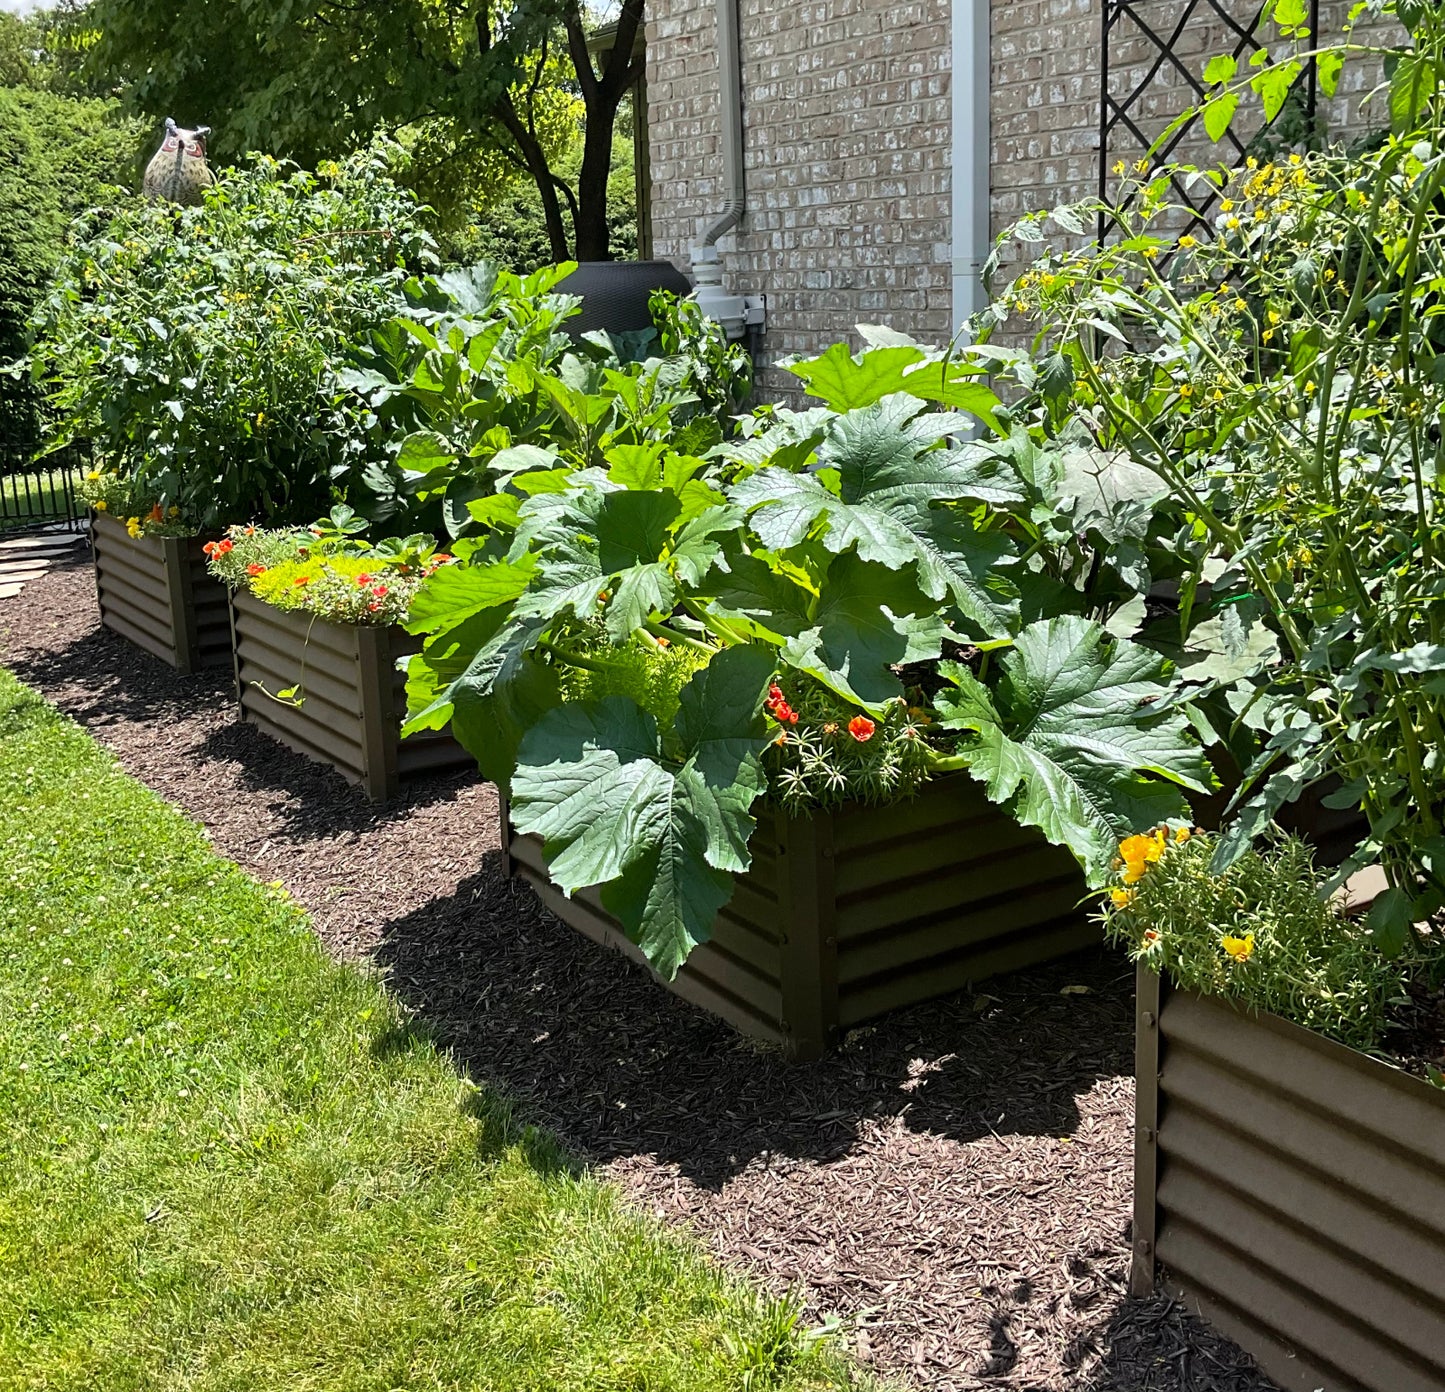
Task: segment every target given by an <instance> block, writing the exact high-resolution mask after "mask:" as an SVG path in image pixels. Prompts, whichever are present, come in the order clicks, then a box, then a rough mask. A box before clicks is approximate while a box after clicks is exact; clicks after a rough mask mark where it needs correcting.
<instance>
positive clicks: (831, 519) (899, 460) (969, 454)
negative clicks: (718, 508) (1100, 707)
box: [731, 396, 1024, 637]
mask: <svg viewBox="0 0 1445 1392" xmlns="http://www.w3.org/2000/svg"><path fill="white" fill-rule="evenodd" d="M958 429H959V422H958V418H957V417H956V416H952V415H945V414H938V413H934V412H926V413H920V411H919V408H918V404H917V403H916V402H914V401H911V400H909V399H908V398H907V397H903V396H893V397H889V398H888V399H886V400H884V401H881V402H879V403H878V404H877V405H875V406H870V407H867V408H866V409H863V410H857V411H851V412H849V413H848V414H847V415H846V416H843V417H841V418H840V419H839V420H838V421H837V422H836V423H835V424H834V425H833V426H832V427H831V428H830V430H829V431H828V433H827V436H826V438H825V439H824V440H823V442H822V444H821V445H820V446H819V448H818V463H819V469H820V471H819V472H817V473H793V472H791V471H790V470H787V469H780V468H765V469H761V470H759V471H758V472H757V473H755V474H752V475H750V476H749V477H747V478H745V479H743V480H742V481H741V482H740V483H738V484H737V485H736V486H735V487H734V488H733V489H732V491H731V496H732V499H733V501H734V502H736V503H737V504H739V505H740V506H742V507H744V508H746V509H748V510H749V511H750V512H751V513H752V518H751V521H752V526H753V529H754V531H755V532H756V533H757V535H758V537H759V539H760V540H761V541H762V542H763V544H764V545H765V546H767V547H770V548H772V549H774V550H784V549H786V548H789V547H793V546H797V545H799V544H800V543H801V542H802V541H803V540H804V539H805V538H806V537H807V536H808V535H809V534H810V533H811V532H812V531H813V529H814V528H815V527H818V526H820V524H821V536H822V540H823V544H824V545H825V546H826V547H827V548H828V549H829V550H830V551H834V552H842V551H846V550H848V549H849V548H850V547H852V548H856V550H857V552H858V555H859V556H860V557H862V559H864V560H865V561H877V562H878V563H879V564H880V565H885V566H888V567H890V568H892V569H895V570H899V569H903V568H905V567H907V566H910V565H914V566H916V567H917V569H918V578H919V582H920V583H921V584H922V586H923V588H924V590H925V592H926V593H927V594H929V595H930V596H931V597H932V598H933V599H935V600H942V599H950V600H951V601H952V602H953V603H954V604H956V605H957V606H958V608H959V610H960V612H962V613H963V614H964V615H965V617H967V618H968V619H970V620H971V621H972V622H973V623H975V624H976V625H978V626H979V628H980V629H982V631H983V636H985V637H996V636H999V635H1001V634H1004V633H1008V632H1011V631H1012V629H1013V628H1014V627H1016V626H1017V616H1018V595H1017V590H1016V589H1015V587H1014V586H1013V585H1012V584H1011V582H1010V581H1009V580H1008V579H1007V577H1006V576H1005V575H1003V574H1001V573H1000V570H999V566H1000V563H1001V562H1002V561H1003V560H1004V558H1005V557H1007V556H1008V555H1009V554H1010V553H1011V551H1012V546H1011V544H1010V542H1009V541H1008V539H1007V538H1006V537H1004V536H1002V535H1001V534H1000V533H998V532H992V531H980V530H978V529H977V528H975V527H974V526H973V525H972V524H971V523H970V521H969V519H968V518H967V517H966V516H965V515H963V514H962V513H960V512H958V511H955V510H951V509H949V508H946V507H935V506H934V504H935V503H948V502H956V501H969V502H986V503H991V504H993V505H994V506H1006V505H1008V504H1011V503H1018V502H1022V501H1023V498H1024V490H1023V487H1022V485H1021V483H1020V481H1019V479H1018V478H1017V477H1016V476H1015V475H1014V474H1012V473H1011V472H1010V471H1009V470H1008V469H1007V468H1006V467H1005V465H1004V463H1003V461H1002V460H1001V459H1000V457H999V456H998V455H997V454H996V453H994V452H992V451H986V450H984V449H982V448H980V447H978V446H974V445H962V446H959V447H956V448H944V447H940V441H941V440H943V439H945V438H946V437H947V436H948V435H950V434H951V433H954V432H956V431H957V430H958Z"/></svg>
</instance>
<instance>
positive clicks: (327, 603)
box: [203, 525, 451, 627]
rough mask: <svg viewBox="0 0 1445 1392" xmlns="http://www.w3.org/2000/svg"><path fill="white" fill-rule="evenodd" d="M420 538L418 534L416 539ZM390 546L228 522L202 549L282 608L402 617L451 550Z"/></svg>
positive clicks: (242, 584)
mask: <svg viewBox="0 0 1445 1392" xmlns="http://www.w3.org/2000/svg"><path fill="white" fill-rule="evenodd" d="M411 540H412V542H413V543H415V539H411ZM383 545H386V546H389V547H390V550H389V551H387V552H386V553H384V554H383V553H382V552H381V551H380V550H379V549H377V548H375V547H371V546H368V545H367V544H365V543H364V542H360V541H356V540H354V539H351V538H348V537H344V536H335V535H332V534H330V533H328V532H327V531H326V529H325V528H324V527H322V526H320V525H318V526H314V527H286V528H275V529H273V528H265V527H254V526H246V527H231V528H230V529H229V530H228V531H227V532H226V535H225V536H223V537H222V538H220V540H218V541H213V542H207V544H206V546H205V547H204V548H203V549H204V550H205V553H206V557H207V561H208V569H209V570H210V572H211V574H212V575H214V576H215V577H216V578H217V579H218V580H220V581H222V582H223V583H225V584H227V585H229V586H231V587H232V588H233V589H240V588H245V589H246V590H249V591H250V593H251V594H253V595H255V596H256V598H257V599H260V600H264V601H265V602H266V603H267V604H274V605H275V606H276V607H277V608H278V609H299V610H304V611H305V612H307V613H312V614H316V615H317V616H318V617H320V618H323V619H326V620H327V621H328V622H331V623H342V624H363V625H375V626H379V627H387V626H389V625H391V624H396V623H401V622H402V621H403V620H404V619H405V618H406V615H407V611H408V610H409V609H410V607H411V602H412V600H413V599H414V598H415V596H416V593H417V591H418V590H419V589H420V588H421V585H422V582H423V580H425V578H426V577H427V576H428V575H430V574H432V573H433V572H434V571H435V570H436V569H437V568H438V567H439V566H441V565H444V564H446V563H447V562H449V561H450V560H451V557H450V556H447V555H444V554H437V553H435V552H434V551H433V550H432V548H431V547H430V546H429V545H427V546H422V545H418V544H402V543H383Z"/></svg>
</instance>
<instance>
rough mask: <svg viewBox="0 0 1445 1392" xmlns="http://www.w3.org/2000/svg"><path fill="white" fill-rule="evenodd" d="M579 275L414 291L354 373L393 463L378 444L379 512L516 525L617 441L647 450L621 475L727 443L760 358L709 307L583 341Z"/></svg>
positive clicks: (565, 268)
mask: <svg viewBox="0 0 1445 1392" xmlns="http://www.w3.org/2000/svg"><path fill="white" fill-rule="evenodd" d="M572 269H573V267H572V265H571V264H570V263H564V264H563V265H561V266H556V267H546V268H544V269H543V270H540V271H536V272H534V273H533V274H531V275H529V276H527V277H525V278H519V277H517V276H515V275H513V274H511V273H510V272H507V271H500V272H493V271H492V270H491V269H490V268H488V267H486V266H478V267H473V268H469V269H467V270H456V271H449V272H447V273H445V274H443V275H440V276H438V277H436V278H435V279H432V280H426V281H413V282H411V283H409V284H408V285H407V287H406V293H407V296H408V299H409V301H410V310H409V312H408V313H407V314H405V315H403V316H401V317H399V318H397V319H395V320H394V321H392V322H391V323H389V324H387V325H386V326H385V327H383V328H382V329H380V330H378V331H377V332H375V333H374V334H373V335H372V336H371V345H370V349H369V351H366V352H359V353H358V354H357V355H356V356H357V359H358V366H356V367H355V368H354V369H351V370H348V371H346V372H344V373H343V374H342V375H341V379H340V380H341V382H342V383H343V385H345V386H346V387H347V388H349V389H350V391H351V392H352V393H353V394H354V397H355V399H356V400H357V401H358V402H360V403H364V414H365V416H366V418H367V420H368V421H369V422H371V425H372V439H373V440H376V441H382V442H384V444H385V454H384V456H382V457H378V451H377V450H375V449H371V448H370V442H368V448H369V450H370V453H369V456H368V460H367V462H366V465H365V467H364V468H363V469H362V472H361V480H362V482H363V483H364V485H365V487H366V488H367V489H368V490H369V491H370V494H371V500H370V501H369V502H368V503H366V504H365V510H366V511H367V513H368V515H369V516H371V517H373V518H375V519H376V520H377V521H386V520H391V519H397V518H404V519H406V522H407V525H409V526H412V527H417V528H426V529H428V530H433V531H437V532H441V531H443V530H445V531H446V532H447V533H449V534H450V535H452V536H454V537H456V536H465V535H467V534H468V533H475V532H477V531H478V530H479V528H480V527H481V526H483V525H491V524H492V523H494V522H500V521H504V520H505V521H511V522H515V520H516V510H517V507H518V506H519V499H520V497H521V496H525V495H527V494H529V493H531V492H534V491H536V490H537V489H541V488H549V487H551V486H552V485H553V484H556V483H558V481H559V479H560V478H561V475H560V474H558V473H557V472H556V470H558V469H559V468H563V467H567V466H571V467H585V466H587V465H602V464H604V462H605V460H604V452H605V447H609V446H621V445H631V446H636V448H634V449H631V450H630V451H628V452H627V453H625V454H619V455H617V456H616V458H615V459H614V460H613V466H614V467H616V468H619V469H629V470H632V471H635V470H637V469H638V468H641V469H643V470H644V471H645V470H646V469H648V468H650V467H653V466H655V464H656V461H657V459H658V458H660V455H661V449H662V444H661V441H662V440H663V439H664V438H665V437H667V436H668V435H670V434H672V433H673V432H674V431H676V432H677V434H678V437H679V438H680V439H681V438H682V437H684V436H686V437H687V438H688V439H689V440H690V441H691V442H693V443H694V444H695V446H696V447H697V448H699V449H706V448H708V447H709V446H710V445H712V444H714V443H716V442H717V441H719V440H720V439H721V438H722V434H723V423H722V422H720V421H719V420H718V416H719V414H720V413H721V412H722V411H724V410H727V409H730V408H735V407H736V405H738V404H739V403H740V402H741V400H742V398H743V397H745V396H746V394H747V391H748V389H749V387H750V385H751V363H750V361H749V359H748V356H747V354H746V353H745V352H743V351H742V350H741V349H739V348H737V347H735V346H732V345H729V344H727V343H726V342H725V341H724V340H723V339H722V337H721V335H720V333H719V332H718V330H717V327H716V326H715V325H713V324H711V323H710V322H708V321H707V320H704V319H703V318H702V317H701V315H700V314H699V312H698V310H697V306H696V305H693V304H690V303H687V302H682V303H679V302H678V301H677V300H675V299H673V298H672V297H665V298H664V297H661V296H659V297H655V300H654V312H655V314H656V315H657V320H658V325H659V328H658V329H657V330H656V331H654V332H652V333H647V334H641V335H625V336H622V337H620V338H619V339H613V338H612V337H610V336H608V335H606V334H602V333H594V334H588V335H587V336H586V338H585V339H584V340H583V341H582V342H581V343H578V342H576V341H575V340H573V339H572V338H571V337H570V336H569V335H568V334H567V333H566V332H565V323H566V320H567V319H568V318H569V317H570V316H571V315H572V314H575V313H576V310H577V307H578V303H579V302H578V300H577V299H576V298H575V297H573V296H569V295H562V294H558V293H556V287H557V284H558V282H559V281H561V280H562V279H563V278H564V277H565V276H566V275H567V274H568V273H569V272H570V271H571V270H572ZM658 348H660V349H661V350H662V351H661V353H660V354H659V355H656V356H650V354H652V353H653V352H654V350H656V349H658ZM649 449H650V450H651V454H649V453H648V452H647V451H648V450H649ZM639 451H641V452H640V453H639ZM513 482H515V484H516V489H515V490H511V491H509V489H510V485H511V484H512V483H513ZM695 494H696V490H693V495H695Z"/></svg>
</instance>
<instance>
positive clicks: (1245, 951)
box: [1219, 933, 1254, 962]
mask: <svg viewBox="0 0 1445 1392" xmlns="http://www.w3.org/2000/svg"><path fill="white" fill-rule="evenodd" d="M1219 945H1220V947H1222V948H1223V949H1224V950H1225V952H1227V953H1228V954H1229V955H1230V957H1232V958H1233V959H1234V960H1235V961H1236V962H1247V961H1249V959H1250V957H1251V956H1252V955H1253V954H1254V934H1253V933H1246V934H1245V935H1244V936H1243V937H1242V938H1233V937H1230V935H1229V934H1228V933H1226V934H1225V935H1224V937H1222V938H1221V939H1220V940H1219Z"/></svg>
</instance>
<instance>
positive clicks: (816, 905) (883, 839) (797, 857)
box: [501, 775, 1099, 1059]
mask: <svg viewBox="0 0 1445 1392" xmlns="http://www.w3.org/2000/svg"><path fill="white" fill-rule="evenodd" d="M501 833H502V846H503V849H504V851H505V854H506V856H507V865H508V871H509V873H511V874H513V875H516V876H519V877H520V878H522V879H524V880H526V881H527V882H528V883H529V884H531V885H532V887H533V888H534V889H535V890H536V891H537V893H538V894H539V896H540V897H541V899H542V901H543V902H544V903H545V904H546V905H547V907H548V908H549V909H551V910H552V912H553V913H555V914H556V915H557V916H558V917H559V918H561V919H562V920H563V921H564V922H566V923H568V924H570V925H571V926H572V927H574V928H576V929H578V930H580V931H581V932H583V933H585V934H587V936H588V937H591V938H594V939H596V940H597V941H599V942H603V943H606V944H608V945H609V946H612V947H615V948H618V949H620V950H621V951H622V952H624V953H626V954H627V955H628V956H629V957H631V958H633V959H634V960H635V961H639V962H640V961H641V960H642V954H641V953H640V952H639V951H638V950H637V948H635V947H634V946H633V945H632V944H631V943H630V942H629V941H628V940H627V938H626V937H625V936H624V934H623V932H622V930H621V928H620V927H619V926H618V924H617V922H616V920H615V919H613V918H612V917H611V916H610V915H609V914H608V913H607V912H606V911H605V910H604V909H603V908H602V906H601V902H600V900H599V898H598V895H597V891H595V890H585V891H583V892H581V893H579V894H577V895H576V896H574V897H573V898H571V899H568V898H566V897H565V896H564V895H563V894H562V893H561V891H560V890H558V889H557V888H556V887H555V886H554V885H553V884H552V883H551V881H550V880H549V879H548V878H547V871H546V868H545V866H544V863H543V859H542V844H541V841H540V840H539V839H538V838H537V837H535V836H519V835H517V833H516V832H515V831H514V830H513V828H512V825H511V821H510V818H509V817H508V814H507V807H506V803H505V802H504V803H503V804H502V828H501ZM750 849H751V851H752V857H753V864H752V868H751V869H750V870H749V871H748V872H747V873H746V874H745V875H742V876H740V877H739V880H738V886H737V890H736V892H735V893H734V895H733V898H732V901H731V902H730V903H729V904H728V905H727V907H726V908H725V909H724V910H723V911H722V913H721V914H720V915H719V917H718V920H717V922H716V924H715V925H714V927H713V936H712V938H711V940H710V941H709V942H707V943H704V944H703V945H702V946H701V947H699V948H698V949H697V950H696V951H694V952H693V954H692V956H691V957H689V958H688V960H687V963H686V965H685V966H684V967H683V969H682V971H681V972H680V973H679V974H678V977H677V979H676V980H675V981H674V982H672V983H670V985H669V989H670V990H672V991H675V992H676V993H677V994H678V995H679V996H682V997H683V998H684V999H686V1000H690V1001H693V1002H694V1003H695V1004H698V1005H701V1006H703V1007H704V1008H705V1009H707V1010H710V1011H712V1012H713V1013H715V1014H717V1015H720V1016H721V1017H722V1018H723V1019H725V1020H727V1021H729V1022H730V1023H731V1024H733V1025H735V1026H736V1027H737V1028H738V1029H740V1030H742V1031H743V1032H744V1033H745V1034H750V1035H754V1036H756V1037H759V1038H763V1039H768V1040H772V1041H774V1042H777V1043H781V1044H783V1045H784V1046H785V1047H786V1048H787V1049H788V1050H789V1052H791V1053H792V1054H794V1055H795V1056H796V1057H798V1058H802V1059H811V1058H817V1057H819V1056H820V1055H822V1054H823V1053H825V1052H826V1051H827V1050H828V1049H829V1048H830V1047H831V1046H832V1045H833V1044H834V1043H835V1042H836V1040H837V1038H838V1036H839V1034H840V1033H841V1032H842V1031H843V1030H847V1029H849V1028H851V1027H852V1026H854V1025H857V1024H860V1023H861V1022H863V1021H865V1020H869V1019H871V1018H873V1017H874V1016H876V1015H882V1014H883V1013H884V1012H886V1011H889V1010H893V1009H895V1008H896V1007H899V1006H904V1005H911V1004H914V1003H916V1002H918V1001H924V1000H929V999H931V998H933V997H935V996H941V995H945V994H947V993H949V992H951V991H955V990H957V989H958V988H959V987H961V986H963V985H965V984H966V983H968V982H970V981H978V980H981V979H983V978H984V977H988V976H994V975H998V974H999V973H1002V972H1011V971H1017V970H1019V969H1020V968H1022V967H1027V966H1031V965H1033V964H1035V963H1038V962H1044V961H1047V960H1049V959H1050V958H1054V957H1060V956H1063V955H1064V954H1066V953H1069V952H1074V951H1076V950H1078V949H1080V948H1083V947H1087V946H1089V945H1090V944H1092V943H1095V942H1097V941H1098V939H1099V930H1098V928H1097V927H1096V926H1095V925H1094V924H1092V923H1090V922H1089V920H1088V916H1087V914H1086V912H1085V911H1084V909H1083V908H1082V907H1081V902H1080V901H1081V900H1082V899H1083V898H1084V896H1085V894H1086V893H1087V891H1086V888H1085V884H1084V878H1083V875H1082V873H1081V872H1080V870H1079V867H1078V863H1077V862H1076V861H1075V860H1074V858H1073V856H1072V855H1070V854H1069V852H1067V851H1064V850H1061V849H1059V848H1058V847H1056V846H1051V845H1049V844H1048V842H1046V841H1045V840H1044V839H1043V837H1042V836H1041V835H1040V834H1039V833H1038V832H1037V831H1033V830H1030V829H1026V828H1023V827H1020V826H1019V825H1018V824H1017V823H1016V822H1014V821H1013V820H1012V819H1011V818H1009V817H1008V816H1007V815H1006V814H1004V813H1003V812H1001V811H1000V810H999V809H998V808H997V807H995V806H994V805H993V804H992V803H990V802H989V801H988V800H987V799H986V798H985V797H984V795H983V792H982V790H981V789H980V788H979V786H978V785H977V784H976V783H974V782H973V780H972V779H970V778H968V777H967V776H965V775H953V776H950V777H947V778H942V779H939V780H938V781H937V782H934V783H930V784H928V785H926V786H925V788H924V790H923V792H922V793H921V794H920V796H919V797H917V798H916V799H914V800H913V801H911V802H905V803H898V804H895V805H893V806H890V807H857V806H855V807H847V808H844V809H842V810H840V811H837V812H828V813H819V814H817V815H814V816H812V817H807V818H796V819H795V818H785V817H781V816H777V815H774V814H771V813H768V812H764V814H763V815H762V816H761V817H760V819H759V822H758V828H757V831H756V832H754V834H753V837H752V841H751V843H750Z"/></svg>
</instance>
